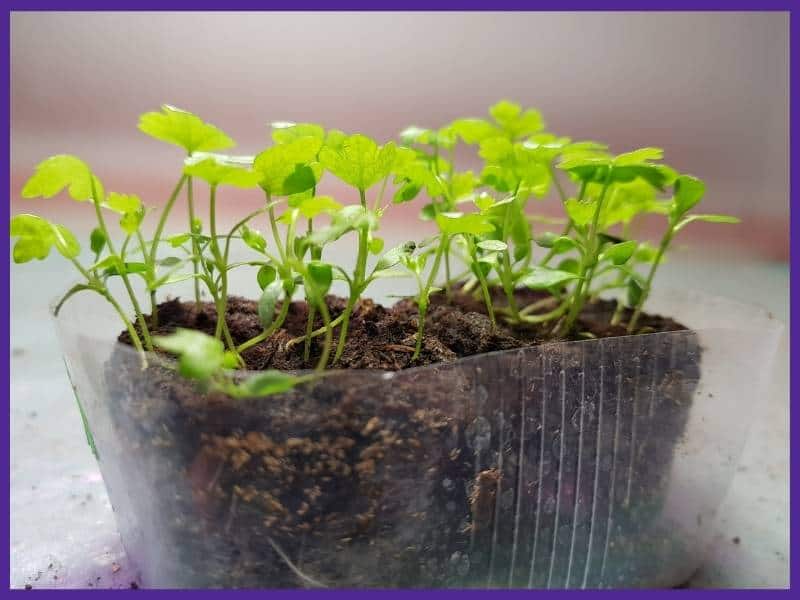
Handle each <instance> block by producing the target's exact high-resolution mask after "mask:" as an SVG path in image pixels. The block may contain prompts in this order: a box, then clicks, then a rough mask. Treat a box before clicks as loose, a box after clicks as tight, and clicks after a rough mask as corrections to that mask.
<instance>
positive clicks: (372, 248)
mask: <svg viewBox="0 0 800 600" xmlns="http://www.w3.org/2000/svg"><path fill="white" fill-rule="evenodd" d="M385 243H386V242H384V240H383V238H379V237H373V238H371V239H370V240H369V253H370V254H380V253H381V252H382V251H383V246H384V244H385Z"/></svg>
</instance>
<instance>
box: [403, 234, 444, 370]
mask: <svg viewBox="0 0 800 600" xmlns="http://www.w3.org/2000/svg"><path fill="white" fill-rule="evenodd" d="M448 241H449V240H448V236H447V235H445V234H442V238H441V239H440V240H439V246H438V247H437V248H436V256H435V257H434V259H433V265H432V266H431V271H430V273H428V280H427V281H426V282H425V285H424V286H422V289H421V290H420V292H421V293H420V298H419V301H418V305H419V315H418V316H417V319H418V320H419V328H418V330H417V343H416V346H415V348H414V354H413V356H412V357H411V360H417V359H418V358H419V355H420V352H422V337H423V334H424V333H425V317H426V315H427V313H428V298H429V296H430V291H431V287H432V286H433V282H434V281H435V280H436V276H437V275H438V273H439V265H440V264H441V262H442V255H443V254H444V250H445V248H446V246H447V244H448ZM418 281H419V278H418ZM420 283H421V282H420Z"/></svg>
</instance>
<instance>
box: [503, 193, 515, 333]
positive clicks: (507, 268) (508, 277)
mask: <svg viewBox="0 0 800 600" xmlns="http://www.w3.org/2000/svg"><path fill="white" fill-rule="evenodd" d="M518 193H519V184H517V189H516V190H514V197H513V198H512V200H511V204H510V205H509V206H507V207H506V214H505V217H504V218H503V241H504V242H505V241H506V240H508V228H509V226H510V222H511V212H512V210H515V209H516V208H517V206H516V203H517V194H518ZM500 281H501V283H502V284H503V291H504V292H505V294H506V299H507V300H508V308H509V309H510V310H511V316H512V318H513V319H514V320H515V321H519V310H518V309H517V299H516V298H515V297H514V281H513V271H512V269H511V253H510V251H509V248H506V250H505V252H503V268H502V269H500Z"/></svg>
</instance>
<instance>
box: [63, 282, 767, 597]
mask: <svg viewBox="0 0 800 600" xmlns="http://www.w3.org/2000/svg"><path fill="white" fill-rule="evenodd" d="M81 300H82V301H81V302H80V303H78V302H73V303H68V304H67V305H66V306H65V307H64V308H63V310H62V313H61V314H60V316H59V317H58V318H57V320H56V321H57V326H58V330H59V335H60V339H61V341H62V345H63V351H64V358H65V362H66V366H67V370H68V371H69V374H70V379H71V381H72V384H73V388H74V390H75V393H76V397H77V398H78V401H79V405H80V407H81V409H82V414H83V415H84V417H85V423H86V426H87V434H88V435H89V436H90V438H91V440H92V444H93V447H94V448H95V449H96V453H97V457H98V461H99V464H100V469H101V471H102V474H103V477H104V480H105V483H106V486H107V488H108V493H109V496H110V499H111V503H112V505H113V507H114V511H115V514H116V518H117V522H118V525H119V529H120V532H121V535H122V540H123V543H124V545H125V548H126V550H127V552H128V554H129V556H130V558H131V560H132V561H133V562H134V563H135V564H136V565H137V567H138V569H139V570H140V574H141V579H142V583H143V585H145V586H149V587H160V588H174V587H261V588H270V587H349V588H357V587H425V588H434V587H456V588H465V587H500V588H502V587H522V588H530V587H535V588H608V587H669V586H674V585H678V584H680V583H682V582H683V581H685V580H686V579H687V578H688V577H689V576H690V575H691V574H692V573H693V572H694V571H695V570H696V569H697V568H698V567H699V566H700V564H701V561H702V559H703V555H704V553H705V552H706V550H707V549H708V543H709V535H708V534H709V527H710V525H711V522H712V519H713V517H714V514H715V511H716V510H717V507H718V506H719V504H720V502H721V500H722V498H723V496H724V494H725V492H726V490H727V488H728V485H729V483H730V481H731V479H732V477H733V474H734V472H735V469H736V465H737V461H738V458H739V455H740V452H741V449H742V446H743V444H744V442H745V440H746V436H747V432H748V426H749V423H750V422H751V421H752V417H753V415H754V413H755V412H756V411H757V410H758V404H759V401H760V398H761V396H762V394H763V393H764V391H765V384H766V383H768V382H767V378H768V376H769V374H770V373H771V363H772V358H773V355H774V352H775V349H776V345H777V340H778V337H779V334H780V332H781V330H782V325H781V324H780V323H777V322H776V321H774V320H773V319H772V318H771V317H770V316H769V315H766V314H765V313H764V311H762V310H761V309H758V308H755V307H752V306H746V305H741V304H737V303H734V302H730V301H727V300H724V299H719V298H714V297H709V296H705V295H700V294H685V293H683V294H681V293H678V294H668V295H666V296H661V297H656V298H654V299H653V301H652V302H651V303H650V305H649V307H648V312H651V313H660V314H665V315H669V316H672V317H673V318H676V319H677V320H679V321H680V322H682V323H684V324H686V325H687V326H689V327H691V328H692V329H691V330H689V331H680V332H671V333H656V334H647V335H639V336H631V337H621V338H609V339H601V340H587V341H581V342H569V343H556V344H548V345H543V346H538V347H533V348H526V349H521V350H512V351H504V352H497V353H491V354H486V355H480V356H475V357H470V358H466V359H462V360H459V361H457V362H454V363H449V364H439V365H433V366H427V367H422V368H416V369H411V370H406V371H400V372H395V373H386V372H380V371H342V372H338V373H335V374H332V375H330V376H328V377H326V378H324V379H323V380H321V381H319V382H316V383H311V384H308V385H305V386H304V387H302V388H298V389H296V390H294V391H292V392H290V393H287V394H285V395H283V396H278V397H268V398H262V399H252V400H232V399H229V398H225V397H221V396H219V395H217V396H211V397H208V398H203V397H201V396H198V395H196V394H194V393H193V391H192V390H191V388H190V387H188V384H187V383H186V382H184V381H181V380H179V379H178V378H177V376H175V375H173V374H172V373H171V372H169V371H166V370H161V369H158V368H155V367H153V368H150V369H148V370H144V371H143V370H142V369H141V367H140V361H139V358H138V356H137V355H136V353H135V352H134V351H133V350H132V349H131V348H129V347H127V346H123V345H121V344H118V343H116V342H115V341H114V340H115V335H116V334H117V333H118V332H119V331H120V330H121V327H120V325H119V323H118V322H117V321H116V320H115V318H114V315H113V312H112V311H110V310H109V309H108V308H107V307H106V306H105V305H104V304H103V301H102V300H101V299H99V298H97V299H94V298H91V297H90V296H89V295H86V296H84V297H83V298H82V299H81Z"/></svg>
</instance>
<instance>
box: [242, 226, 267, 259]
mask: <svg viewBox="0 0 800 600" xmlns="http://www.w3.org/2000/svg"><path fill="white" fill-rule="evenodd" d="M242 241H244V243H245V244H247V245H248V246H249V247H250V248H252V249H253V250H255V251H256V252H264V250H265V249H266V248H267V240H265V239H264V236H263V235H261V232H259V231H257V230H255V229H250V228H249V227H248V226H247V225H242Z"/></svg>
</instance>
